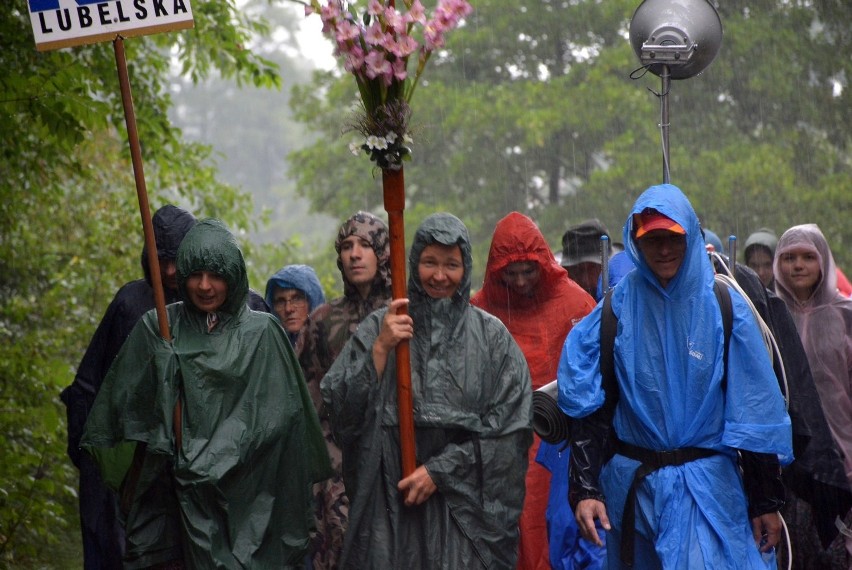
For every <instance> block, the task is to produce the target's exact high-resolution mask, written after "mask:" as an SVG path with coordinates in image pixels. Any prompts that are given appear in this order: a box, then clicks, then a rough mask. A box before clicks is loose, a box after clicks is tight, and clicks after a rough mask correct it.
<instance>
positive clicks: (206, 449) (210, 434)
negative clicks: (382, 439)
mask: <svg viewBox="0 0 852 570" xmlns="http://www.w3.org/2000/svg"><path fill="white" fill-rule="evenodd" d="M177 271H178V283H179V287H180V290H181V293H182V295H183V297H184V299H185V300H184V301H183V302H179V303H175V304H172V305H169V306H168V307H167V313H168V319H169V324H170V325H171V335H172V337H173V340H172V341H171V342H168V341H166V340H165V339H163V338H162V337H161V336H160V334H159V328H158V324H157V316H156V313H155V312H154V311H150V312H148V313H147V314H146V315H145V316H144V317H143V318H142V320H141V321H140V323H139V324H138V325H137V326H136V327H135V328H134V329H133V332H132V333H131V334H130V337H129V338H128V340H127V342H126V343H125V344H124V346H123V347H122V349H121V351H120V352H119V354H118V356H117V357H116V359H115V362H114V363H113V365H112V367H111V368H110V371H109V373H108V375H107V377H106V379H105V381H104V386H103V388H102V390H101V391H100V393H99V394H98V397H97V399H96V401H95V404H94V408H93V410H92V413H91V415H90V417H89V420H88V422H87V424H86V432H85V435H84V437H83V442H82V445H83V447H84V448H85V449H87V450H88V451H90V452H91V453H93V455H95V457H96V458H97V460H98V462H99V463H100V466H101V471H102V473H103V474H104V479H105V481H107V483H111V484H112V485H113V486H114V487H116V488H118V487H121V489H122V505H123V507H124V515H125V517H126V521H125V526H126V531H127V553H126V556H125V568H149V567H157V566H159V565H161V564H164V563H165V564H170V566H169V567H177V568H180V567H186V568H214V567H215V568H245V567H252V568H281V567H282V565H283V566H284V567H291V566H293V567H295V566H298V565H300V564H301V563H302V562H303V558H304V554H305V552H306V550H307V547H308V538H309V536H308V535H309V529H310V525H311V522H312V512H311V499H310V493H309V489H310V485H311V484H312V483H313V482H314V481H317V480H320V479H322V478H323V477H325V476H327V475H328V468H329V466H328V457H327V454H326V451H325V446H324V444H323V441H322V435H321V432H320V428H319V423H318V420H317V417H316V412H315V411H314V409H313V406H312V405H311V402H310V398H309V396H308V393H307V389H306V387H305V383H304V380H303V379H302V375H301V372H300V370H299V367H298V364H297V362H296V359H295V355H294V354H293V350H292V348H291V347H290V343H289V342H288V340H287V338H286V336H285V335H284V332H283V330H282V329H281V327H280V326H279V325H278V323H277V322H276V321H275V319H274V318H273V317H272V316H271V315H269V314H265V313H257V312H254V311H252V310H250V309H249V308H248V307H247V306H246V299H247V295H248V290H249V289H248V279H247V276H246V268H245V263H244V261H243V257H242V253H241V252H240V249H239V247H238V245H237V243H236V241H235V240H234V238H233V236H232V235H231V233H230V232H229V231H228V230H227V229H226V228H225V226H224V225H222V223H221V222H219V221H217V220H205V221H202V222H199V223H198V224H197V225H196V226H195V227H194V228H193V229H192V230H190V232H189V233H188V234H187V236H186V238H185V239H184V241H183V243H182V244H181V246H180V249H179V251H178V257H177ZM176 411H177V412H179V413H177V414H176V413H175V412H176ZM175 416H176V417H175ZM131 457H132V459H133V461H132V464H131V462H130V458H131Z"/></svg>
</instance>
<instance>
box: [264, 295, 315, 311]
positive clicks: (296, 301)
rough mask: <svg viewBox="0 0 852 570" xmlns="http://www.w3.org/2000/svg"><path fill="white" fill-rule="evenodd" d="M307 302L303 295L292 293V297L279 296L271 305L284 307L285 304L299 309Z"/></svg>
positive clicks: (278, 307) (279, 307) (285, 306)
mask: <svg viewBox="0 0 852 570" xmlns="http://www.w3.org/2000/svg"><path fill="white" fill-rule="evenodd" d="M307 304H308V300H307V299H306V298H305V296H304V295H293V296H292V297H279V298H278V299H275V300H274V301H273V302H272V306H273V307H275V308H276V309H286V308H287V305H289V306H291V307H293V308H294V309H301V308H302V307H304V306H305V305H307Z"/></svg>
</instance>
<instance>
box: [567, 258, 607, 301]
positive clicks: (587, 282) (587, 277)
mask: <svg viewBox="0 0 852 570" xmlns="http://www.w3.org/2000/svg"><path fill="white" fill-rule="evenodd" d="M565 271H567V272H568V277H570V278H571V279H572V280H573V281H574V282H576V283H577V285H579V286H580V287H582V288H583V289H585V290H586V292H587V293H588V294H589V295H591V296H592V297H594V296H595V293H596V292H597V290H598V278H599V277H600V276H601V264H600V263H595V262H594V261H584V262H582V263H578V264H576V265H566V266H565Z"/></svg>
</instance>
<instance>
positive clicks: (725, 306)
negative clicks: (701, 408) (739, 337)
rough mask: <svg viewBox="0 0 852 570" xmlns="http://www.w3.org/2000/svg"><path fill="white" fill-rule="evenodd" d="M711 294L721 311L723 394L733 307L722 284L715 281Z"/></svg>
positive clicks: (728, 293) (717, 280) (725, 286)
mask: <svg viewBox="0 0 852 570" xmlns="http://www.w3.org/2000/svg"><path fill="white" fill-rule="evenodd" d="M713 292H714V293H716V300H717V301H718V302H719V310H721V311H722V331H723V333H724V339H725V340H724V344H723V347H722V366H723V368H722V391H723V392H725V391H726V390H727V388H728V346H730V344H731V333H732V331H733V330H734V306H733V303H732V302H731V292H730V290H728V286H727V285H726V284H725V283H724V282H722V281H720V280H719V279H715V280H714V281H713Z"/></svg>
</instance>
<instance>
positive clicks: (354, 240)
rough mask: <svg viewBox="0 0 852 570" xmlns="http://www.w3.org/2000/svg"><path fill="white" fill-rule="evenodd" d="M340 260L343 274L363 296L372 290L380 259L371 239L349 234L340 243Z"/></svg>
mask: <svg viewBox="0 0 852 570" xmlns="http://www.w3.org/2000/svg"><path fill="white" fill-rule="evenodd" d="M340 261H341V263H342V264H343V274H344V275H345V276H346V280H347V281H349V282H350V283H352V284H353V285H354V286H355V287H356V288H357V289H358V291H359V292H360V293H361V295H362V296H366V295H367V294H368V293H369V292H370V287H371V286H372V284H373V279H375V277H376V271H377V270H378V265H379V260H378V258H377V257H376V252H375V251H373V247H372V245H371V244H370V242H369V241H367V240H366V239H364V238H362V237H358V236H355V235H352V236H349V237H348V238H346V239H345V240H343V241H342V242H341V244H340Z"/></svg>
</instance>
